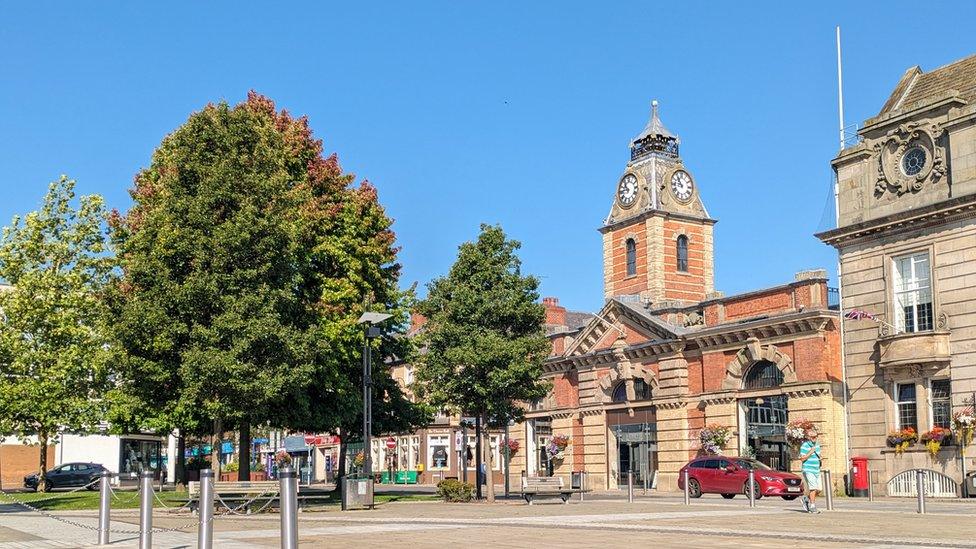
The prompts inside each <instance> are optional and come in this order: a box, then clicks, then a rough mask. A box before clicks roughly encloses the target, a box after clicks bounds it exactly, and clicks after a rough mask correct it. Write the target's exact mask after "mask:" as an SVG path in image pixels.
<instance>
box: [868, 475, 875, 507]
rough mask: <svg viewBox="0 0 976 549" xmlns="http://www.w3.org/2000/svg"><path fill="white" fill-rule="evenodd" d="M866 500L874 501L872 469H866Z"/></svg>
mask: <svg viewBox="0 0 976 549" xmlns="http://www.w3.org/2000/svg"><path fill="white" fill-rule="evenodd" d="M868 501H874V471H872V470H871V469H868Z"/></svg>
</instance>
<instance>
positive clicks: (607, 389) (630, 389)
mask: <svg viewBox="0 0 976 549" xmlns="http://www.w3.org/2000/svg"><path fill="white" fill-rule="evenodd" d="M635 379H642V380H644V383H646V384H647V386H648V387H650V388H651V394H652V395H653V394H654V393H656V392H657V389H658V381H657V377H656V376H655V375H654V371H653V370H651V369H649V368H646V367H644V366H632V365H631V364H630V362H622V363H619V364H617V367H615V368H614V369H612V370H610V374H609V375H605V376H603V377H602V378H600V390H599V391H596V399H597V400H598V401H599V402H601V403H604V404H605V403H608V402H610V401H611V400H613V390H614V389H615V388H616V387H617V384H618V383H619V382H620V381H624V382H625V383H627V400H628V401H630V400H634V384H633V380H635Z"/></svg>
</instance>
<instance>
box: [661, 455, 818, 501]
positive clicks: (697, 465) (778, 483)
mask: <svg viewBox="0 0 976 549" xmlns="http://www.w3.org/2000/svg"><path fill="white" fill-rule="evenodd" d="M749 469H753V470H754V471H755V480H756V484H757V485H758V486H757V487H756V499H758V498H761V497H763V496H780V497H782V498H783V499H785V500H791V499H796V498H797V497H798V496H800V495H802V494H803V485H802V480H801V479H800V477H799V476H798V475H794V474H793V473H787V472H784V471H777V470H775V469H772V468H770V467H768V466H767V465H765V464H763V463H759V462H758V461H755V460H752V459H746V458H736V457H724V456H710V457H703V458H698V459H694V460H691V461H690V462H688V463H687V464H686V465H685V466H684V467H682V468H681V470H680V471H679V472H678V488H680V489H681V490H684V489H685V471H686V470H687V471H688V494H689V495H690V496H691V497H693V498H700V497H701V495H702V494H722V497H723V498H725V499H732V498H734V497H735V495H736V494H747V493H748V492H746V485H747V484H748V483H749Z"/></svg>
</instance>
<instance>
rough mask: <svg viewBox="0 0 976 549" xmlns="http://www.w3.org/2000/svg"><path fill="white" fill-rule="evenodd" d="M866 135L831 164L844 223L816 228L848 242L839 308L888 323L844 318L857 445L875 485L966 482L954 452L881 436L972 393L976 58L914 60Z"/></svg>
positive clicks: (832, 241)
mask: <svg viewBox="0 0 976 549" xmlns="http://www.w3.org/2000/svg"><path fill="white" fill-rule="evenodd" d="M858 134H859V137H860V142H859V143H857V144H856V145H853V146H849V147H846V148H844V149H843V150H841V151H840V153H839V154H838V155H837V157H836V158H834V159H833V161H832V165H833V168H834V171H835V173H836V177H837V192H838V199H837V201H838V204H839V207H838V224H837V228H835V229H832V230H829V231H827V232H824V233H821V234H818V235H817V236H818V237H819V238H820V239H821V240H823V241H824V242H825V243H827V244H829V245H831V246H834V247H835V248H837V250H838V251H839V254H840V270H841V277H840V279H841V294H842V296H843V306H844V309H845V310H848V311H849V310H852V309H856V310H860V311H864V312H866V313H869V314H871V315H874V316H875V317H876V318H877V319H878V320H879V321H880V322H872V321H871V320H870V319H864V320H845V321H844V349H845V351H844V352H845V362H846V375H847V383H848V386H849V396H848V398H849V422H850V437H851V438H850V441H851V452H852V454H853V455H864V456H867V457H868V458H870V467H871V468H872V469H873V470H875V471H879V472H880V477H879V480H878V485H876V486H875V490H876V491H878V493H883V491H884V490H886V489H887V490H888V492H889V493H899V492H903V491H905V489H907V488H906V487H905V486H904V483H900V482H899V479H898V478H895V477H897V475H898V474H899V473H901V472H903V471H906V470H908V469H912V468H916V467H922V468H926V469H932V470H935V471H938V472H940V473H943V474H944V475H947V476H948V477H950V478H951V479H953V480H954V481H955V482H956V483H958V482H959V481H961V480H962V470H961V465H962V463H963V461H962V460H961V459H960V456H959V448H958V447H956V446H952V445H950V446H947V447H943V449H942V450H941V451H940V452H939V453H938V455H937V456H931V455H929V454H928V453H926V451H925V449H924V447H922V446H921V445H918V446H915V447H913V448H910V449H909V450H908V451H906V452H905V453H903V454H902V453H897V452H895V451H894V450H893V449H892V448H889V447H888V446H887V444H886V435H887V433H888V432H890V431H894V430H899V429H902V428H905V427H912V428H915V429H916V430H918V431H919V432H925V431H928V430H930V429H932V428H933V427H937V426H938V427H948V426H949V422H950V420H951V415H952V413H953V412H954V411H959V410H961V409H962V408H963V407H964V406H965V405H966V403H967V402H966V401H967V400H970V402H969V403H970V404H971V399H972V397H973V393H974V391H976V56H971V57H968V58H966V59H962V60H960V61H957V62H955V63H952V64H950V65H946V66H944V67H941V68H938V69H935V70H933V71H930V72H923V71H922V70H921V69H920V68H919V67H917V66H916V67H912V68H910V69H908V71H906V72H905V74H904V75H902V77H901V79H900V80H899V81H898V84H897V85H896V86H895V89H894V91H893V92H892V93H891V96H890V97H889V98H888V100H887V101H886V102H885V104H884V106H883V107H882V108H881V112H880V113H878V115H877V116H875V117H874V118H870V119H868V120H866V121H865V122H864V125H863V127H862V128H861V129H860V130H859V131H858ZM974 455H976V454H974V451H973V450H972V449H970V450H969V453H968V456H969V458H968V460H966V461H967V463H966V465H967V468H968V469H969V470H970V471H972V470H973V469H974V465H976V463H974V462H973V459H972V458H973V457H974ZM893 478H895V480H894V481H892V482H889V481H890V480H891V479H893ZM940 487H941V489H942V490H944V491H951V490H953V489H954V487H953V486H952V483H948V484H946V483H935V484H933V486H932V489H939V488H940ZM910 490H914V488H910ZM899 495H902V494H899Z"/></svg>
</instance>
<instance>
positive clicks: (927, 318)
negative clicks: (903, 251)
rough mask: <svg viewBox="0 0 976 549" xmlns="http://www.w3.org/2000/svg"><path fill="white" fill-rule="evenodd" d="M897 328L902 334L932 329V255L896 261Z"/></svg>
mask: <svg viewBox="0 0 976 549" xmlns="http://www.w3.org/2000/svg"><path fill="white" fill-rule="evenodd" d="M892 263H893V268H892V278H893V283H894V287H893V288H892V290H893V295H894V300H895V327H896V328H898V331H900V332H922V331H925V330H931V329H932V285H931V279H932V277H931V265H930V261H929V254H928V253H924V252H923V253H917V254H912V255H906V256H901V257H896V258H894V259H892Z"/></svg>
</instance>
